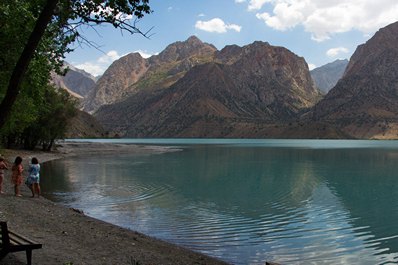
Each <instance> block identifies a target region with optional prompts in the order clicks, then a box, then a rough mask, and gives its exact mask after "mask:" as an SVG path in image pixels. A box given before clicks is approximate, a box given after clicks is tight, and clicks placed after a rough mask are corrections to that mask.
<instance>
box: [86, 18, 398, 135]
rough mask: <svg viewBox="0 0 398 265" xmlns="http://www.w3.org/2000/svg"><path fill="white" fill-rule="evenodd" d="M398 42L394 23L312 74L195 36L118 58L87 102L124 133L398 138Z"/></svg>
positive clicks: (282, 59)
mask: <svg viewBox="0 0 398 265" xmlns="http://www.w3.org/2000/svg"><path fill="white" fill-rule="evenodd" d="M397 36H398V23H393V24H391V25H389V26H387V27H385V28H382V29H380V30H379V31H378V32H377V33H376V34H375V35H374V36H373V37H372V38H371V39H370V40H369V41H368V42H366V43H365V44H363V45H360V46H358V48H357V50H356V51H355V53H354V54H353V56H352V57H351V59H350V61H349V62H348V64H347V61H340V60H339V61H336V62H334V63H332V64H329V65H326V66H324V67H321V68H318V69H314V70H313V71H312V72H311V73H310V71H309V70H308V65H307V63H306V62H305V60H304V59H303V58H302V57H299V56H297V55H295V54H294V53H292V52H290V51H289V50H287V49H286V48H283V47H276V46H272V45H270V44H268V43H266V42H260V41H256V42H254V43H252V44H249V45H246V46H243V47H239V46H237V45H230V46H226V47H225V48H223V49H222V50H220V51H219V50H217V49H216V48H215V47H214V46H213V45H211V44H208V43H203V42H202V41H200V40H199V39H198V38H197V37H194V36H193V37H190V38H188V39H187V40H186V41H182V42H175V43H173V44H170V45H169V46H168V47H166V49H165V50H164V51H162V52H161V53H160V54H159V55H155V56H152V57H150V58H148V59H145V58H142V57H141V56H140V55H139V54H138V53H132V54H129V55H126V56H124V57H122V58H120V59H119V60H117V61H115V62H114V63H113V64H112V65H111V66H110V67H109V68H108V69H107V70H106V72H105V73H104V75H103V76H102V77H101V78H100V79H99V80H98V81H97V83H96V85H95V86H94V88H92V89H91V90H90V91H89V92H88V93H87V94H86V96H85V97H84V99H83V103H82V105H83V109H84V110H85V111H87V112H90V113H93V115H94V116H95V118H96V119H97V120H98V121H99V123H100V124H102V126H104V128H105V130H106V131H108V132H111V135H117V136H121V137H249V138H254V137H255V138H270V137H272V138H365V139H369V138H377V139H380V138H383V139H384V138H387V139H391V138H397V136H398V134H397V132H396V128H397V127H398V125H397V119H396V118H395V117H397V114H398V98H397V91H398V81H397V80H398V67H397V65H398V52H397V50H398V45H397V43H398V40H397ZM341 76H342V78H341ZM313 80H314V81H315V82H314V81H313ZM338 80H339V81H338ZM337 81H338V82H337ZM334 83H336V84H335V86H334V87H333V88H331V89H330V87H331V86H333V84H334ZM320 89H322V91H321V90H320ZM329 89H330V91H328V90H329Z"/></svg>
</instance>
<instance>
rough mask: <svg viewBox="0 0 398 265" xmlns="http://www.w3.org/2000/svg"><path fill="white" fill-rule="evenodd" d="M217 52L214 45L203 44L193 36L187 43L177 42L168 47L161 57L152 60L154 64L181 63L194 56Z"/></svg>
mask: <svg viewBox="0 0 398 265" xmlns="http://www.w3.org/2000/svg"><path fill="white" fill-rule="evenodd" d="M216 51H217V48H216V47H214V46H213V45H211V44H207V43H204V42H202V41H201V40H200V39H198V38H197V37H196V36H191V37H189V38H188V39H187V40H185V41H177V42H174V43H172V44H170V45H168V46H167V47H166V49H164V50H163V51H162V52H161V53H160V54H159V55H157V56H153V59H152V60H153V62H159V61H160V62H171V61H180V60H183V59H186V58H189V57H191V56H194V55H195V56H209V55H212V54H214V53H215V52H216ZM153 62H152V63H153Z"/></svg>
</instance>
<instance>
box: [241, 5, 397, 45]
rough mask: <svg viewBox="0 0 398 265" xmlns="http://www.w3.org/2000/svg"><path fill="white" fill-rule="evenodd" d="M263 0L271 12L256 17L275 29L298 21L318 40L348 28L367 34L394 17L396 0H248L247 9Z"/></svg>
mask: <svg viewBox="0 0 398 265" xmlns="http://www.w3.org/2000/svg"><path fill="white" fill-rule="evenodd" d="M266 3H269V5H270V7H272V8H273V10H272V13H270V12H259V13H257V14H256V17H257V18H258V19H261V20H263V21H264V22H265V23H266V25H268V26H269V27H271V28H274V29H276V30H287V29H291V28H294V27H296V26H299V25H301V26H303V27H304V29H305V31H307V32H310V33H311V35H312V39H313V40H315V41H318V42H320V41H324V40H327V39H330V38H331V36H332V35H333V34H336V33H342V32H348V31H351V30H358V31H361V32H362V33H363V34H371V33H374V32H375V31H376V30H377V29H379V28H381V27H384V26H386V25H388V24H390V23H392V22H395V21H397V20H398V1H397V0H378V1H374V0H328V1H325V0H305V1H304V0H251V1H250V3H249V5H248V9H249V10H260V9H261V8H262V7H263V6H264V5H265V4H266Z"/></svg>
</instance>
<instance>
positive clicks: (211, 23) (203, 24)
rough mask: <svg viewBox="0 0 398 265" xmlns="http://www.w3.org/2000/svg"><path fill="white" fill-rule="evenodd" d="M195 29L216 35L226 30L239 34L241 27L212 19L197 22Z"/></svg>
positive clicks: (218, 19)
mask: <svg viewBox="0 0 398 265" xmlns="http://www.w3.org/2000/svg"><path fill="white" fill-rule="evenodd" d="M195 28H197V29H200V30H203V31H207V32H216V33H225V32H227V30H235V31H237V32H240V31H241V29H242V27H241V26H239V25H236V24H225V22H224V21H223V20H222V19H220V18H213V19H211V20H208V21H202V20H199V21H197V22H196V24H195Z"/></svg>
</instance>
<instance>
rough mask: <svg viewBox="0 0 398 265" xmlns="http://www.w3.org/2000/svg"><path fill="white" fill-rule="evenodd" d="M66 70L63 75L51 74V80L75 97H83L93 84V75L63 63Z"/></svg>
mask: <svg viewBox="0 0 398 265" xmlns="http://www.w3.org/2000/svg"><path fill="white" fill-rule="evenodd" d="M65 67H68V71H67V72H66V74H65V75H64V76H60V75H57V74H55V73H53V74H52V76H51V77H52V82H53V83H54V84H55V85H56V86H58V87H60V88H63V89H66V90H67V91H69V93H71V94H72V95H73V96H75V97H77V98H83V97H85V96H86V95H87V94H88V93H89V92H90V90H91V89H93V88H94V86H95V77H94V76H92V75H91V74H89V73H87V72H85V71H83V70H81V69H77V68H76V67H74V66H72V65H70V64H68V63H65Z"/></svg>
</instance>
